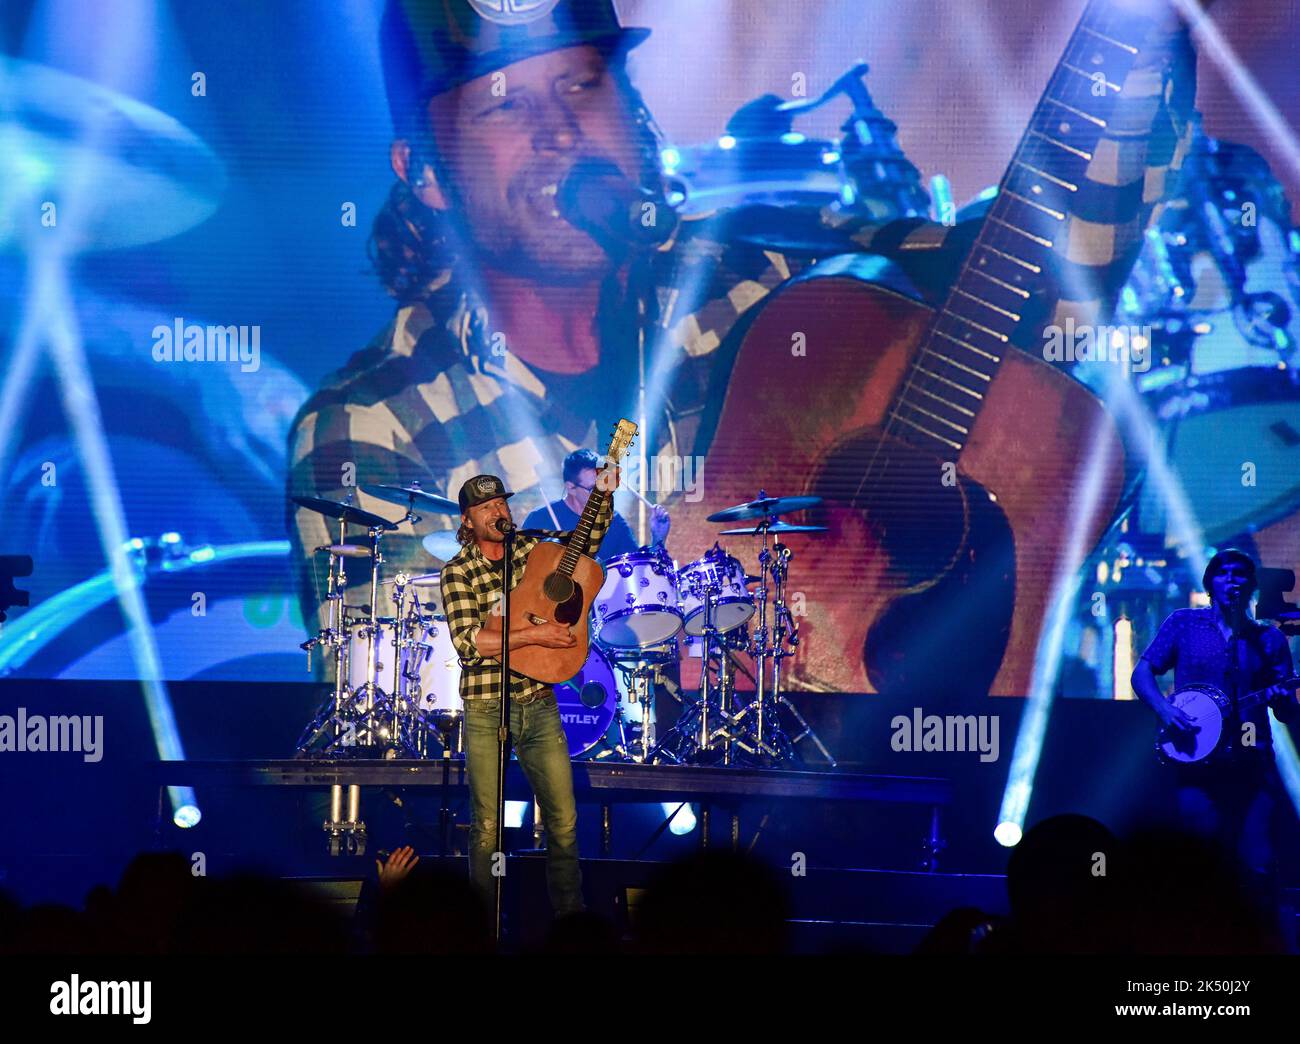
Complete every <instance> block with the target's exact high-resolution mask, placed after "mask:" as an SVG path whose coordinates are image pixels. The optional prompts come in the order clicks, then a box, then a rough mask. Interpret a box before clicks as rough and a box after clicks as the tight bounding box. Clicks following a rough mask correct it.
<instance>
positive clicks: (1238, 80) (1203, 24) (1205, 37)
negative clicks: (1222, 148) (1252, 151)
mask: <svg viewBox="0 0 1300 1044" xmlns="http://www.w3.org/2000/svg"><path fill="white" fill-rule="evenodd" d="M1172 3H1173V5H1174V7H1175V8H1177V10H1178V13H1179V14H1180V15H1181V16H1182V18H1183V21H1185V22H1186V23H1187V24H1188V26H1189V27H1190V29H1191V34H1192V39H1193V40H1194V41H1195V42H1196V51H1197V54H1199V55H1202V56H1203V57H1205V58H1207V59H1208V60H1209V61H1211V62H1213V63H1214V64H1215V65H1217V66H1218V67H1219V72H1220V73H1222V74H1223V80H1224V82H1225V83H1226V84H1227V85H1228V89H1229V90H1231V91H1232V93H1233V94H1235V95H1236V96H1237V99H1238V100H1239V101H1240V102H1241V103H1242V105H1243V106H1244V107H1245V109H1246V110H1247V111H1248V112H1249V113H1250V114H1251V116H1252V117H1253V118H1254V120H1255V122H1256V123H1257V124H1259V126H1260V127H1261V128H1262V129H1263V131H1264V134H1265V136H1266V137H1267V138H1268V139H1269V140H1270V141H1271V142H1272V143H1273V145H1274V147H1276V148H1277V150H1278V151H1279V152H1281V153H1282V156H1283V157H1284V159H1285V161H1286V166H1288V167H1289V168H1290V169H1291V170H1300V142H1297V140H1296V135H1295V132H1294V131H1292V130H1291V128H1290V127H1288V126H1287V122H1286V120H1285V119H1283V117H1282V114H1281V113H1280V112H1279V111H1278V108H1277V106H1276V105H1274V104H1273V101H1272V99H1270V98H1269V96H1268V95H1267V94H1265V93H1264V89H1263V88H1262V87H1260V85H1259V81H1258V80H1257V79H1255V77H1254V75H1253V74H1252V73H1251V71H1250V70H1249V69H1248V68H1246V65H1245V64H1244V63H1243V62H1242V60H1241V59H1240V58H1239V57H1237V52H1236V51H1234V50H1233V49H1232V45H1231V44H1230V43H1228V41H1227V39H1226V38H1225V37H1224V35H1223V34H1222V33H1221V32H1219V29H1218V26H1216V25H1215V24H1214V22H1213V21H1212V20H1211V19H1210V16H1209V14H1208V13H1207V12H1205V11H1202V10H1201V8H1200V6H1199V5H1198V3H1197V0H1172Z"/></svg>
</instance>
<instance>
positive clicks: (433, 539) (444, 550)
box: [420, 529, 460, 562]
mask: <svg viewBox="0 0 1300 1044" xmlns="http://www.w3.org/2000/svg"><path fill="white" fill-rule="evenodd" d="M420 543H421V544H423V545H424V549H425V550H426V551H428V552H429V554H431V555H433V557H434V558H441V559H442V560H443V561H444V562H449V561H451V560H452V559H453V558H455V557H456V555H458V554H459V553H460V541H459V540H457V539H456V534H455V532H454V531H453V530H450V529H436V530H434V531H433V532H432V533H430V534H429V535H428V536H426V537H425V538H424V539H423V540H421V541H420Z"/></svg>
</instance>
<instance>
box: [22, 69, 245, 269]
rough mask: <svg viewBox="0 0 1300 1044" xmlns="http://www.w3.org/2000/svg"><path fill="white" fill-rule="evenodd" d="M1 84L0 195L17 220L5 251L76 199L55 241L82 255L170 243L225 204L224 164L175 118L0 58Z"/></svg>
mask: <svg viewBox="0 0 1300 1044" xmlns="http://www.w3.org/2000/svg"><path fill="white" fill-rule="evenodd" d="M0 83H3V84H4V92H3V93H4V97H5V103H4V105H3V107H0V140H3V141H4V143H5V145H4V148H2V149H0V185H3V186H4V187H5V190H6V195H7V200H6V205H7V209H8V214H7V215H6V217H7V218H8V217H11V218H12V220H4V221H0V248H9V247H10V246H11V245H17V246H18V247H19V248H22V247H23V246H24V245H25V244H29V243H30V242H31V241H32V239H33V237H34V236H45V235H48V234H49V233H48V232H46V231H43V230H42V229H41V228H39V227H37V226H36V224H35V221H34V220H31V219H29V218H28V217H27V215H39V214H40V213H41V207H40V203H41V201H42V200H52V199H53V200H74V199H75V205H74V204H73V203H72V202H70V203H69V204H68V206H69V207H71V208H73V209H71V210H69V211H68V213H67V214H66V215H65V214H64V212H63V205H62V204H60V213H59V216H58V217H59V235H60V239H61V240H63V239H64V237H68V238H70V239H71V241H72V242H73V243H74V244H75V246H76V247H77V249H79V250H101V249H107V248H115V247H127V246H139V245H140V244H142V243H154V242H157V241H159V240H162V239H169V238H171V237H172V236H176V235H179V234H180V233H181V232H184V231H186V230H187V229H190V228H193V227H194V226H195V225H198V224H200V223H201V222H203V221H206V220H207V219H208V218H209V217H211V216H212V214H213V213H214V212H215V211H216V209H217V206H218V205H219V204H220V202H221V198H222V196H223V195H224V194H225V190H226V186H227V177H226V171H225V166H224V164H223V163H222V162H221V160H220V159H218V158H217V155H216V153H215V152H213V151H212V149H211V148H209V147H208V145H207V144H205V143H204V142H203V141H202V140H201V139H200V138H199V137H198V136H197V135H196V134H194V133H193V132H192V131H190V130H188V129H187V128H186V127H185V126H184V125H183V124H181V123H179V122H178V121H177V120H175V119H173V118H172V117H171V116H168V115H166V114H165V113H162V112H159V111H158V110H157V109H154V108H151V107H150V106H148V105H145V104H143V103H142V102H139V101H136V100H135V99H134V98H130V97H127V96H126V95H125V94H119V93H118V92H116V91H112V90H109V89H108V88H106V87H102V86H100V85H99V84H96V83H92V82H91V81H89V80H84V79H81V78H80V77H77V76H72V75H69V74H68V73H65V72H61V71H59V70H58V69H52V68H50V67H49V66H46V65H40V64H38V63H36V62H30V61H24V60H22V59H19V58H11V57H7V56H4V55H0ZM83 186H93V191H86V190H84V188H83ZM65 227H66V231H65Z"/></svg>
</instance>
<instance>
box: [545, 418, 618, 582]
mask: <svg viewBox="0 0 1300 1044" xmlns="http://www.w3.org/2000/svg"><path fill="white" fill-rule="evenodd" d="M636 433H637V426H636V425H635V424H633V423H632V422H631V421H630V420H627V419H626V418H625V419H623V420H621V421H619V422H618V426H617V427H616V428H615V429H614V435H613V438H612V439H611V440H610V444H609V452H608V453H606V454H605V459H606V461H607V464H606V467H614V466H616V465H617V464H618V462H619V461H620V460H622V458H623V454H624V453H626V452H627V448H628V446H629V445H630V444H631V442H632V439H633V438H635V437H636ZM613 495H614V494H613V492H612V491H607V490H603V489H601V488H600V481H599V479H597V482H596V488H595V489H593V490H592V491H591V495H590V496H589V497H588V498H587V506H586V507H585V508H584V509H583V511H582V516H581V517H580V518H579V519H578V524H577V525H576V526H574V527H573V533H572V534H571V535H570V536H569V541H568V543H567V544H565V546H564V554H563V555H562V556H561V557H560V564H559V565H558V566H557V567H556V570H555V571H556V572H557V573H562V574H563V575H564V576H567V577H572V576H573V570H574V569H575V568H576V567H577V565H578V559H579V558H581V557H582V555H584V554H588V553H594V552H595V550H596V548H595V547H591V546H589V545H590V544H591V531H592V530H593V529H594V528H595V527H596V517H597V516H598V515H599V514H600V512H601V510H602V509H603V508H604V506H605V501H606V500H608V499H609V498H610V497H612V496H613ZM597 546H599V542H597Z"/></svg>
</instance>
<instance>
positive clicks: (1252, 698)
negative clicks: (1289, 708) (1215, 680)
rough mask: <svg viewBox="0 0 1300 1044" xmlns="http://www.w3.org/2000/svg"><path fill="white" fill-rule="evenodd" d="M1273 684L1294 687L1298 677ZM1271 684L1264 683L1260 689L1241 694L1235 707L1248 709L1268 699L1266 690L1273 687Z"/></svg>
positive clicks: (1297, 682)
mask: <svg viewBox="0 0 1300 1044" xmlns="http://www.w3.org/2000/svg"><path fill="white" fill-rule="evenodd" d="M1273 685H1287V686H1292V687H1294V686H1296V685H1300V677H1291V678H1287V679H1286V680H1285V681H1282V682H1274V683H1273ZM1273 685H1266V686H1265V687H1264V688H1262V689H1260V690H1259V691H1257V692H1252V693H1248V694H1247V695H1245V696H1243V697H1242V698H1241V699H1239V700H1238V701H1237V709H1238V710H1250V709H1251V708H1252V707H1254V706H1256V705H1257V704H1260V703H1264V702H1266V701H1267V699H1268V691H1269V689H1271V688H1272V687H1273Z"/></svg>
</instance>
